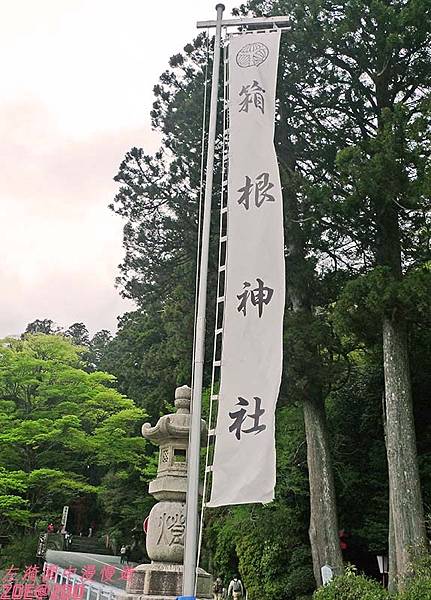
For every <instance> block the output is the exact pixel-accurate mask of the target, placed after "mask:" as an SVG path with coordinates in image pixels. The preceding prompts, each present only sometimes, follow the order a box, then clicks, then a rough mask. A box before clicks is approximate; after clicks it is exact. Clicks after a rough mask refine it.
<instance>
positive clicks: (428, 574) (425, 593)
mask: <svg viewBox="0 0 431 600" xmlns="http://www.w3.org/2000/svg"><path fill="white" fill-rule="evenodd" d="M413 572H414V576H413V578H412V579H411V580H410V581H409V582H408V584H407V589H406V590H405V591H403V592H401V593H400V594H399V595H398V596H397V600H431V556H429V555H426V556H424V557H422V558H421V559H419V560H418V561H417V562H415V563H414V565H413Z"/></svg>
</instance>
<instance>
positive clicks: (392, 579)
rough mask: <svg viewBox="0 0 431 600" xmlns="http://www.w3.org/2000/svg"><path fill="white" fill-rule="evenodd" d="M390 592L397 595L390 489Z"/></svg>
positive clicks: (396, 570)
mask: <svg viewBox="0 0 431 600" xmlns="http://www.w3.org/2000/svg"><path fill="white" fill-rule="evenodd" d="M388 563H389V565H388V566H389V573H388V591H389V593H390V594H395V593H396V591H397V587H398V586H397V573H398V569H397V553H396V552H395V536H394V518H393V516H392V498H391V490H390V489H389V552H388Z"/></svg>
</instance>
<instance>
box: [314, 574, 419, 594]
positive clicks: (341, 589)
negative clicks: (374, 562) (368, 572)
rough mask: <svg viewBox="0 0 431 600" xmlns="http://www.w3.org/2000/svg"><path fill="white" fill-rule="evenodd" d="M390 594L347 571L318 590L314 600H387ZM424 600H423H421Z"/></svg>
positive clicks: (364, 578)
mask: <svg viewBox="0 0 431 600" xmlns="http://www.w3.org/2000/svg"><path fill="white" fill-rule="evenodd" d="M389 597H390V596H389V594H388V592H387V591H386V590H385V589H384V588H383V587H382V586H381V585H380V584H379V583H378V582H377V581H374V580H372V579H368V578H367V577H363V576H362V575H356V574H355V572H354V571H353V570H352V569H347V570H346V572H345V574H344V575H340V576H339V577H336V578H335V579H334V580H333V581H331V583H329V584H328V585H325V586H324V587H321V588H320V589H318V590H317V591H316V592H315V593H314V596H313V600H387V599H389ZM421 600H422V599H421Z"/></svg>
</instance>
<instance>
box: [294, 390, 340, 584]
mask: <svg viewBox="0 0 431 600" xmlns="http://www.w3.org/2000/svg"><path fill="white" fill-rule="evenodd" d="M303 406H304V423H305V434H306V438H307V463H308V476H309V485H310V528H309V536H310V543H311V552H312V557H313V571H314V578H315V580H316V583H317V585H318V586H319V585H322V577H321V572H320V569H321V567H323V565H329V566H330V567H331V568H332V569H333V571H334V575H341V572H342V569H343V558H342V555H341V550H340V541H339V539H338V525H337V508H336V499H335V487H334V478H333V474H332V462H331V455H330V450H329V440H328V433H327V425H326V414H325V407H324V403H323V401H322V400H317V399H314V400H313V399H306V400H303Z"/></svg>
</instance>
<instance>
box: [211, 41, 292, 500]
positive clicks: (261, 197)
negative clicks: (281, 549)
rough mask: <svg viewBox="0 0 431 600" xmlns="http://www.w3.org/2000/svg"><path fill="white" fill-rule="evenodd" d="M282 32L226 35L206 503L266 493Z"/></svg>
mask: <svg viewBox="0 0 431 600" xmlns="http://www.w3.org/2000/svg"><path fill="white" fill-rule="evenodd" d="M279 44H280V33H279V32H270V33H256V34H245V35H238V36H233V37H232V38H231V40H230V44H229V74H230V81H229V86H230V87H229V176H228V222H227V267H226V289H225V312H224V330H223V350H222V363H221V387H220V393H219V408H218V416H217V426H216V441H215V450H214V462H213V482H212V490H211V499H210V502H209V503H208V506H223V505H227V504H245V503H250V502H262V503H266V502H270V501H271V500H273V498H274V487H275V431H274V421H275V405H276V402H277V397H278V393H279V388H280V381H281V370H282V357H283V354H282V350H283V348H282V333H283V314H284V297H285V282H284V278H285V274H284V241H283V206H282V195H281V185H280V176H279V172H278V166H277V158H276V154H275V148H274V123H275V90H276V78H277V63H278V50H279Z"/></svg>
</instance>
